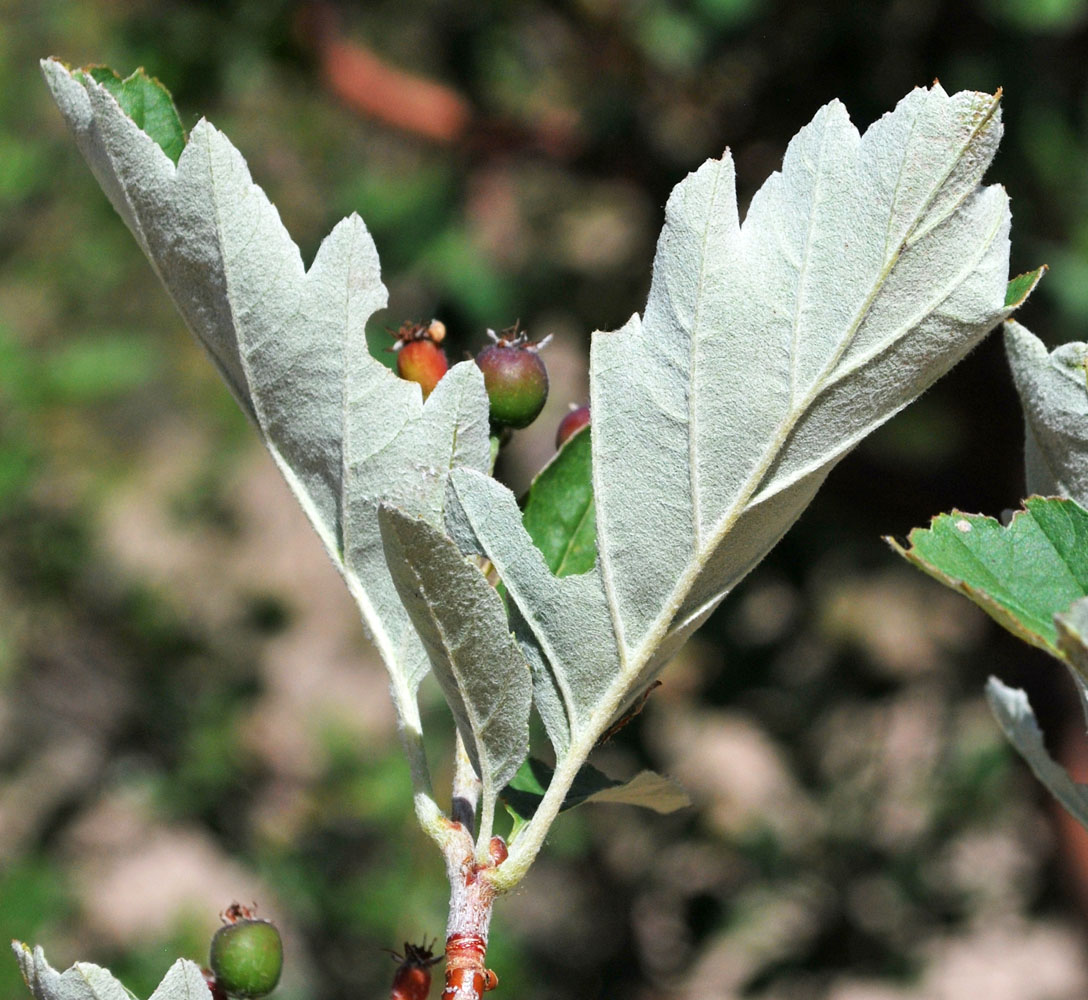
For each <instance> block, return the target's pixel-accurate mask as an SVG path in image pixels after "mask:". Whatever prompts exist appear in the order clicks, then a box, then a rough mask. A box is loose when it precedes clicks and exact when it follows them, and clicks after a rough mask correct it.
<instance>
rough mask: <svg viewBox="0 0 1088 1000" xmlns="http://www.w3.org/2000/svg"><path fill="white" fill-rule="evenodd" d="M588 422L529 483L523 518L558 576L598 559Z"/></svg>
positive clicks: (588, 567)
mask: <svg viewBox="0 0 1088 1000" xmlns="http://www.w3.org/2000/svg"><path fill="white" fill-rule="evenodd" d="M591 462H592V451H591V443H590V435H589V430H588V428H582V430H580V431H578V433H577V434H575V435H573V436H572V437H571V438H570V439H569V440H568V441H567V442H566V443H565V444H564V445H563V447H562V448H560V449H559V451H558V452H557V453H556V455H555V457H554V458H553V459H552V460H551V461H550V462H549V463H548V464H547V465H546V466H544V468H543V469H541V470H540V472H539V473H538V474H537V477H536V478H535V479H534V480H533V484H532V486H530V487H529V498H528V500H526V502H525V513H524V514H523V515H522V524H524V525H525V530H526V531H528V532H529V537H530V538H531V539H532V540H533V542H534V543H535V544H536V547H537V548H538V549H540V551H541V552H543V553H544V561H545V562H546V563H547V564H548V569H550V570H551V571H552V572H553V573H554V574H555V575H556V576H568V575H570V574H572V573H585V572H588V571H589V570H591V569H593V564H594V562H595V561H596V559H597V524H596V520H595V507H594V504H593V479H592V470H591Z"/></svg>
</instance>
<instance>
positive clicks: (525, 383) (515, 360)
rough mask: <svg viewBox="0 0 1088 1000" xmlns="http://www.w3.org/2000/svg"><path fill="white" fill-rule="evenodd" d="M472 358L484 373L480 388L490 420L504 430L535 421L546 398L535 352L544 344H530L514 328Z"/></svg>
mask: <svg viewBox="0 0 1088 1000" xmlns="http://www.w3.org/2000/svg"><path fill="white" fill-rule="evenodd" d="M488 334H489V335H490V336H491V337H492V338H493V339H494V340H495V343H493V344H489V345H488V346H487V347H485V348H484V349H483V350H482V351H480V353H479V354H478V355H477V356H476V364H477V365H478V366H479V368H480V371H482V372H483V373H484V386H485V387H486V389H487V397H488V399H489V400H490V402H491V421H492V423H495V424H500V425H503V426H506V427H515V428H520V427H528V426H529V424H531V423H532V422H533V421H534V420H536V418H537V416H538V414H539V413H540V411H541V410H542V409H543V408H544V403H545V402H546V400H547V398H548V369H547V368H545V367H544V362H543V360H541V357H540V355H539V354H538V353H537V352H538V351H539V350H540V348H541V347H543V346H544V341H541V342H540V343H538V344H531V343H529V342H527V341H526V338H525V335H524V334H518V333H517V332H516V327H515V328H514V329H513V330H511V331H503V334H502V335H501V336H496V335H495V333H494V332H493V331H491V330H488Z"/></svg>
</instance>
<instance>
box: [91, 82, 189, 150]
mask: <svg viewBox="0 0 1088 1000" xmlns="http://www.w3.org/2000/svg"><path fill="white" fill-rule="evenodd" d="M72 76H74V77H75V78H76V79H77V80H81V78H82V77H84V76H89V77H90V78H91V79H92V80H94V81H95V82H96V83H99V84H101V85H102V86H103V87H105V88H106V90H108V91H109V92H110V93H111V94H112V95H113V98H114V100H115V101H117V103H118V104H120V105H121V110H122V111H124V113H125V114H126V115H128V116H129V118H131V119H132V120H133V121H134V122H135V123H136V125H137V126H138V127H139V128H141V129H143V131H144V132H146V133H147V134H148V135H149V136H151V138H152V139H154V140H155V142H156V143H158V145H159V147H160V148H161V149H162V151H163V152H164V153H165V154H166V155H167V156H169V157H170V159H171V160H173V161H174V162H175V163H177V162H178V160H179V159H180V158H181V151H182V150H183V149H184V148H185V130H184V129H183V128H182V127H181V118H180V117H179V115H178V109H177V108H176V107H174V99H173V98H172V97H171V96H170V91H169V90H167V89H166V88H165V87H164V86H163V85H162V84H161V83H159V81H158V80H156V79H155V78H154V77H153V76H148V75H147V73H145V72H144V70H143V67H141V68H140V69H138V70H136V72H135V73H133V74H132V76H129V77H126V78H125V79H124V80H122V79H121V77H120V76H119V75H118V74H117V73H115V72H114V71H113V70H112V69H110V68H109V66H87V67H86V68H84V69H82V70H76V71H75V72H74V73H73V74H72ZM81 82H82V80H81Z"/></svg>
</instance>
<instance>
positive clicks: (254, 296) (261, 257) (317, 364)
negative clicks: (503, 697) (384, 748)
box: [42, 60, 489, 718]
mask: <svg viewBox="0 0 1088 1000" xmlns="http://www.w3.org/2000/svg"><path fill="white" fill-rule="evenodd" d="M42 70H43V73H44V75H45V78H46V81H47V83H48V84H49V86H50V88H51V90H52V92H53V96H54V98H55V99H56V102H57V105H58V107H59V108H60V110H61V112H62V114H63V115H64V118H65V120H66V121H67V123H68V125H69V127H70V129H71V130H72V132H73V134H74V135H75V138H76V142H77V144H78V145H79V148H80V150H81V152H82V153H83V155H84V157H85V158H86V160H87V162H88V164H89V165H90V167H91V169H92V171H93V172H94V174H95V176H96V177H97V178H98V180H99V183H100V184H101V185H102V188H103V190H104V191H105V192H106V194H107V196H108V197H109V199H110V201H111V202H112V204H113V206H114V208H116V209H117V211H118V213H119V214H120V215H121V217H122V219H123V220H124V221H125V223H126V225H127V226H128V227H129V229H130V230H131V231H132V234H133V236H135V238H136V240H137V242H138V243H139V245H140V247H141V248H142V249H143V251H144V253H145V254H146V255H147V257H148V260H149V261H150V262H151V265H152V267H153V268H154V270H155V272H156V274H157V275H158V276H159V278H160V279H161V280H162V282H163V284H164V285H165V287H166V289H167V291H168V292H169V294H170V296H171V298H172V299H173V300H174V302H175V304H176V305H177V307H178V309H179V311H180V312H181V314H182V316H183V317H184V318H185V321H186V323H187V324H188V325H189V328H190V329H191V330H192V331H193V333H194V334H195V335H196V337H197V338H198V340H199V341H200V342H201V344H202V345H203V346H204V348H205V349H206V350H207V352H208V354H209V356H210V357H211V359H212V361H213V362H214V363H215V365H216V367H217V368H218V369H219V371H220V373H221V374H222V376H223V378H224V379H225V381H226V382H227V385H228V386H229V387H230V390H231V392H232V393H233V394H234V396H235V398H236V399H237V400H238V403H239V405H240V406H241V407H242V409H243V410H244V411H245V412H246V413H247V414H248V415H249V417H250V418H251V420H252V421H253V423H254V424H255V425H256V426H257V428H258V430H259V431H260V433H261V436H262V438H263V439H264V441H265V444H266V445H267V446H268V449H269V451H270V452H271V454H272V457H273V459H274V460H275V462H276V464H277V465H278V467H279V468H280V471H281V472H282V473H283V475H284V477H285V478H286V480H287V482H288V484H289V485H290V487H291V489H292V490H293V492H294V493H295V496H296V497H297V498H298V500H299V502H300V504H301V505H302V507H303V509H304V510H305V511H306V513H307V515H308V516H309V518H310V520H311V522H312V523H313V525H314V527H315V529H316V530H317V532H318V535H319V536H320V537H321V540H322V542H323V543H324V544H325V547H326V548H327V550H328V552H329V554H330V556H331V557H332V558H333V560H334V562H335V563H336V565H337V566H338V567H339V568H340V570H341V572H342V573H343V575H344V577H345V580H346V581H347V584H348V587H349V589H350V590H351V592H352V594H353V596H354V597H355V599H356V602H357V603H358V605H359V607H360V609H361V611H362V615H363V618H364V621H365V622H366V624H367V626H368V629H369V631H370V633H371V635H372V637H373V638H374V641H375V644H376V645H377V646H378V649H379V651H380V652H381V654H382V657H383V659H384V660H385V662H386V665H387V667H388V668H389V670H390V672H391V674H392V677H393V681H394V684H393V690H394V698H395V700H396V702H397V706H398V710H399V711H400V712H401V715H402V718H404V717H406V716H411V715H414V708H412V707H411V706H410V704H409V703H410V702H411V700H412V697H413V695H414V692H415V689H416V687H417V686H418V683H419V681H420V679H421V678H422V676H423V675H424V674H425V672H426V670H427V657H426V654H425V652H424V650H423V647H422V644H421V643H420V641H419V639H418V637H417V636H416V635H415V631H414V629H413V628H412V626H411V622H410V620H409V617H408V614H407V612H406V611H405V609H404V607H403V605H402V604H401V602H400V599H399V597H398V596H397V592H396V588H395V587H394V584H393V581H392V578H391V577H390V575H389V572H388V570H387V569H386V566H385V557H384V552H383V550H382V544H381V537H380V532H379V528H378V521H377V511H378V505H379V503H380V502H382V501H390V502H392V503H395V504H396V505H397V506H399V507H401V508H402V509H404V510H406V511H408V512H410V513H412V514H414V515H417V516H422V517H426V518H428V519H430V521H431V522H432V523H435V524H440V523H441V517H442V513H441V512H442V502H443V495H444V486H445V477H446V474H447V472H448V470H449V469H450V468H452V467H454V466H457V465H462V464H464V465H469V466H471V467H473V468H477V469H480V470H486V469H487V468H488V467H489V466H488V462H489V445H488V416H487V413H488V410H487V396H486V394H485V392H484V387H483V379H482V376H481V375H480V374H479V371H478V369H476V366H475V365H474V364H472V363H464V364H461V365H458V366H456V367H455V368H453V369H451V371H450V372H449V373H448V374H447V376H446V377H445V378H444V379H443V380H442V382H441V383H440V385H439V386H438V388H437V389H436V390H435V392H434V393H432V395H431V396H430V397H429V399H428V400H427V403H426V405H424V403H423V401H422V396H421V393H420V390H419V387H418V386H417V385H414V384H412V383H408V382H404V381H401V380H400V379H398V378H397V377H396V376H395V375H394V374H393V373H392V372H390V371H389V370H388V369H387V368H386V367H385V366H384V365H382V364H381V363H380V362H378V361H376V360H375V359H374V358H373V357H372V356H371V354H370V352H369V350H368V349H367V344H366V332H365V328H366V322H367V319H368V318H369V317H370V316H371V314H372V313H373V312H375V310H377V309H380V308H382V307H383V306H384V305H385V303H386V290H385V287H384V285H383V284H382V282H381V277H380V271H379V265H378V255H377V251H376V249H375V247H374V243H373V240H372V239H371V237H370V234H369V233H368V232H367V229H366V226H365V225H364V224H363V222H362V220H361V219H359V217H358V216H354V215H353V216H351V217H350V218H348V219H345V220H343V221H342V222H340V223H339V224H338V225H337V226H336V227H335V228H334V229H333V231H332V232H331V233H330V234H329V236H328V237H326V239H325V240H324V242H323V243H322V244H321V247H320V248H319V250H318V252H317V255H316V257H315V259H314V261H313V264H312V265H311V266H310V268H309V269H306V267H305V266H304V265H303V262H302V257H301V254H300V253H299V250H298V247H297V246H296V245H295V243H294V242H293V240H292V239H291V237H290V236H289V235H288V233H287V231H286V229H285V228H284V226H283V224H282V222H281V221H280V217H279V213H278V212H277V211H276V209H275V207H274V206H273V205H272V204H271V202H269V200H268V198H267V197H266V196H265V194H264V192H263V191H262V190H261V189H260V188H259V187H258V186H257V185H256V184H254V183H253V181H252V180H251V178H250V174H249V170H248V168H247V166H246V163H245V161H244V159H243V158H242V156H241V154H240V153H239V152H238V151H237V150H236V149H235V148H234V147H233V146H232V145H231V143H230V142H229V141H228V140H227V138H226V137H225V136H224V135H223V134H222V133H220V132H219V131H217V130H216V129H215V128H214V127H213V126H212V125H210V124H209V123H208V122H207V121H203V120H202V121H200V122H199V123H198V124H197V125H196V127H195V128H194V129H193V131H192V134H191V135H190V137H189V142H188V144H187V145H186V146H185V149H184V151H183V152H182V153H181V156H180V158H179V160H178V163H177V165H176V166H175V164H174V163H173V162H171V160H170V158H169V157H168V156H167V155H166V154H165V153H164V152H163V151H162V149H160V148H159V146H158V145H157V144H156V142H155V141H154V140H153V139H152V138H151V137H149V136H148V135H147V134H146V133H145V132H143V131H142V130H141V129H140V128H139V127H137V125H136V123H135V122H134V121H133V120H132V119H131V118H130V117H129V116H128V115H127V114H125V112H124V111H123V110H122V108H121V107H120V106H119V105H118V103H117V101H116V100H115V99H114V96H113V95H112V94H111V93H110V92H109V90H107V88H105V87H103V86H101V85H100V84H99V83H97V82H96V81H95V80H94V79H92V78H90V77H88V76H86V75H83V76H82V77H81V78H80V79H78V80H77V79H75V78H73V76H72V74H70V73H69V72H68V71H67V70H66V69H65V68H64V67H63V66H62V65H61V64H60V63H57V62H55V61H53V60H46V61H44V62H43V63H42Z"/></svg>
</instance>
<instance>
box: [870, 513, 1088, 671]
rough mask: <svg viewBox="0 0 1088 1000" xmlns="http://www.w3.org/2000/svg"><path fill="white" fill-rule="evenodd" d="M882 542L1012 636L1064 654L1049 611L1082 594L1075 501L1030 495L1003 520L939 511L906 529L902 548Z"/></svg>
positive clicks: (1083, 570)
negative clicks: (921, 525) (925, 522)
mask: <svg viewBox="0 0 1088 1000" xmlns="http://www.w3.org/2000/svg"><path fill="white" fill-rule="evenodd" d="M888 542H889V544H890V545H891V546H892V548H893V549H895V550H896V551H897V552H898V553H899V554H900V555H901V556H903V558H905V559H907V560H908V561H909V562H912V563H913V564H914V565H915V566H917V567H918V568H919V569H921V570H923V571H924V572H926V573H928V574H929V575H930V576H932V577H934V578H935V579H937V580H940V581H941V583H943V584H945V585H946V586H949V587H951V588H952V589H953V590H958V591H959V592H960V593H962V594H965V595H966V596H967V597H969V598H970V599H971V600H972V601H974V602H975V603H976V604H977V605H978V606H979V607H980V608H982V609H983V611H985V612H986V613H987V614H988V615H990V616H991V617H992V618H994V619H995V620H996V621H997V622H998V623H999V624H1000V625H1002V626H1003V627H1004V628H1007V629H1008V630H1009V631H1010V632H1012V633H1013V635H1016V636H1018V637H1019V638H1021V639H1023V640H1024V641H1025V642H1030V643H1031V644H1032V645H1034V646H1039V647H1040V648H1041V649H1045V650H1046V651H1047V652H1048V653H1050V654H1051V655H1052V656H1055V657H1057V658H1058V659H1062V660H1064V659H1066V657H1065V655H1064V653H1063V651H1062V650H1061V648H1060V646H1059V636H1058V627H1057V626H1056V624H1055V621H1054V616H1055V615H1058V614H1061V613H1064V612H1067V611H1069V610H1070V607H1071V605H1073V603H1074V601H1078V600H1079V599H1080V598H1083V597H1084V596H1085V595H1086V594H1088V511H1085V510H1084V509H1083V508H1082V507H1080V506H1079V505H1078V504H1076V503H1075V502H1074V501H1072V500H1061V499H1053V498H1052V499H1046V498H1043V497H1029V498H1028V499H1027V500H1025V501H1024V507H1023V509H1022V510H1019V511H1017V512H1016V513H1015V514H1014V515H1013V518H1012V521H1011V522H1010V523H1009V525H1008V527H1004V526H1002V525H1001V524H1000V522H998V521H996V520H994V518H992V517H983V516H982V515H981V514H962V513H960V512H959V511H953V512H952V513H951V514H939V515H938V516H937V517H935V518H933V520H932V522H931V523H930V526H929V527H928V528H915V529H914V530H913V531H912V532H911V533H910V535H909V536H908V543H909V547H908V548H903V547H902V546H901V545H899V544H898V543H897V542H896V541H894V539H888ZM1077 620H1078V621H1082V619H1081V618H1078V619H1077Z"/></svg>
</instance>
